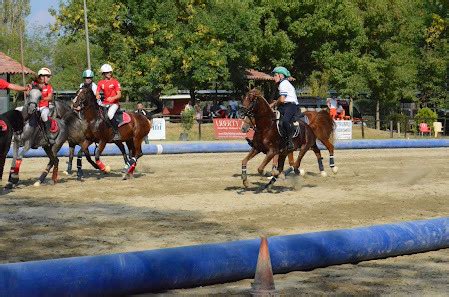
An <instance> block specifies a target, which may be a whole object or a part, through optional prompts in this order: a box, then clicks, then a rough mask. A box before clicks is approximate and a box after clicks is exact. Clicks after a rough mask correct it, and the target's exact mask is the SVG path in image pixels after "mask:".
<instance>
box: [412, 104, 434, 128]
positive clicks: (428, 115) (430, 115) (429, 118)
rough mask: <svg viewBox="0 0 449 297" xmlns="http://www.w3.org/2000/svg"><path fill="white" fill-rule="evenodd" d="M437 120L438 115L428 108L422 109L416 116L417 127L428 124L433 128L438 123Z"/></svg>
mask: <svg viewBox="0 0 449 297" xmlns="http://www.w3.org/2000/svg"><path fill="white" fill-rule="evenodd" d="M437 119H438V116H437V113H436V112H434V111H432V110H431V109H430V108H428V107H425V108H421V109H420V110H419V111H418V113H417V114H416V115H415V121H416V124H417V125H419V124H420V123H427V125H429V127H432V124H433V122H436V120H437Z"/></svg>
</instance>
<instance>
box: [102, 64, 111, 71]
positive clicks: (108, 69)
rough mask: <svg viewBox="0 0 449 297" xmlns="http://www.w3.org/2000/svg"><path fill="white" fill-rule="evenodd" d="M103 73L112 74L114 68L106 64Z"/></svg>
mask: <svg viewBox="0 0 449 297" xmlns="http://www.w3.org/2000/svg"><path fill="white" fill-rule="evenodd" d="M100 69H101V73H105V72H112V67H111V65H109V64H104V65H103V66H101V68H100Z"/></svg>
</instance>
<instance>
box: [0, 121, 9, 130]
mask: <svg viewBox="0 0 449 297" xmlns="http://www.w3.org/2000/svg"><path fill="white" fill-rule="evenodd" d="M0 130H1V131H2V132H5V131H6V130H8V125H7V124H6V122H5V121H3V120H0Z"/></svg>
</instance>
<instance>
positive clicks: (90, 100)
mask: <svg viewBox="0 0 449 297" xmlns="http://www.w3.org/2000/svg"><path fill="white" fill-rule="evenodd" d="M72 103H73V108H74V109H83V108H84V107H86V106H89V105H95V104H96V103H97V101H96V97H95V94H94V92H93V91H92V89H91V88H88V87H83V88H80V89H79V90H78V92H77V93H76V96H75V98H73V99H72Z"/></svg>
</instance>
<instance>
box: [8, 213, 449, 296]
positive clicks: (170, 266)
mask: <svg viewBox="0 0 449 297" xmlns="http://www.w3.org/2000/svg"><path fill="white" fill-rule="evenodd" d="M268 243H269V249H270V255H271V261H272V267H273V272H274V273H286V272H290V271H298V270H310V269H314V268H317V267H326V266H330V265H336V264H344V263H357V262H360V261H365V260H372V259H380V258H386V257H391V256H398V255H406V254H413V253H418V252H426V251H432V250H437V249H442V248H448V247H449V218H440V219H432V220H425V221H413V222H406V223H401V224H390V225H376V226H371V227H364V228H355V229H345V230H335V231H325V232H315V233H307V234H301V235H289V236H276V237H271V238H269V239H268ZM259 244H260V240H244V241H235V242H228V243H220V244H205V245H198V246H186V247H178V248H168V249H159V250H150V251H141V252H132V253H122V254H111V255H102V256H90V257H75V258H65V259H55V260H46V261H33V262H24V263H14V264H3V265H0V295H1V296H67V295H70V296H105V295H106V296H118V295H128V294H138V293H146V292H156V291H162V290H169V289H175V288H188V287H195V286H204V285H210V284H216V283H224V282H230V281H237V280H241V279H245V278H252V277H253V276H254V273H255V268H256V262H257V256H258V250H259Z"/></svg>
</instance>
